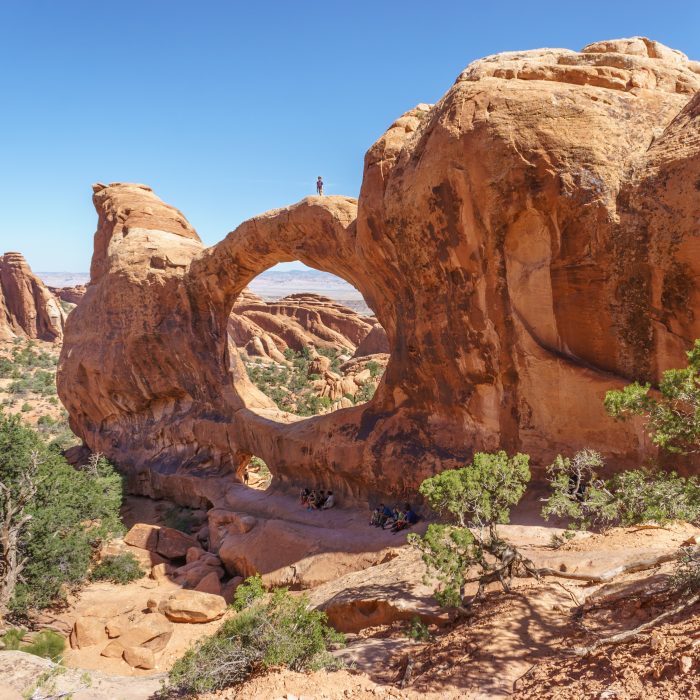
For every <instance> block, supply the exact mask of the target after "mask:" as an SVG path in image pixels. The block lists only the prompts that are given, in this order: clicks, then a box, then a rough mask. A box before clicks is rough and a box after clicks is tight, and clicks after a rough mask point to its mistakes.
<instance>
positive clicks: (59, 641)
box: [2, 628, 66, 662]
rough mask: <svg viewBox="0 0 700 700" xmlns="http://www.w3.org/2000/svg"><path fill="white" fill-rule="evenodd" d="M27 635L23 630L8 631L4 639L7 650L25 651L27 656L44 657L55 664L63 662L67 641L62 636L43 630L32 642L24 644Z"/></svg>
mask: <svg viewBox="0 0 700 700" xmlns="http://www.w3.org/2000/svg"><path fill="white" fill-rule="evenodd" d="M26 634H27V632H26V630H22V629H17V628H14V629H9V630H7V632H6V633H5V634H4V636H3V637H2V643H3V644H4V645H5V650H6V651H24V652H26V653H27V654H34V656H42V657H43V658H45V659H51V661H54V662H59V661H60V660H61V657H62V656H63V651H64V649H65V645H66V641H65V639H64V638H63V637H62V636H61V635H60V634H57V633H56V632H52V631H51V630H42V631H41V632H39V633H38V634H36V635H34V638H33V639H32V641H31V642H29V643H28V644H25V643H23V642H22V639H24V637H25V635H26Z"/></svg>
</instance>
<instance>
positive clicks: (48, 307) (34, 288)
mask: <svg viewBox="0 0 700 700" xmlns="http://www.w3.org/2000/svg"><path fill="white" fill-rule="evenodd" d="M64 321H65V313H64V311H63V309H62V308H61V305H60V304H59V303H58V301H57V299H56V298H55V297H54V295H53V294H52V293H51V292H50V291H49V290H48V289H47V287H46V286H45V285H44V283H43V282H42V281H41V280H40V279H39V278H38V277H36V275H34V273H33V272H32V271H31V269H30V267H29V265H28V264H27V261H26V260H25V259H24V257H23V256H22V254H21V253H5V254H4V255H1V256H0V340H3V339H4V340H8V339H11V338H15V337H20V338H34V339H38V340H47V341H50V342H53V341H60V340H61V338H62V337H63V324H64Z"/></svg>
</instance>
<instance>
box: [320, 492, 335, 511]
mask: <svg viewBox="0 0 700 700" xmlns="http://www.w3.org/2000/svg"><path fill="white" fill-rule="evenodd" d="M334 505H335V497H334V496H333V491H329V492H328V496H327V497H326V500H325V501H324V502H323V505H322V506H321V510H328V509H329V508H332V507H333V506H334Z"/></svg>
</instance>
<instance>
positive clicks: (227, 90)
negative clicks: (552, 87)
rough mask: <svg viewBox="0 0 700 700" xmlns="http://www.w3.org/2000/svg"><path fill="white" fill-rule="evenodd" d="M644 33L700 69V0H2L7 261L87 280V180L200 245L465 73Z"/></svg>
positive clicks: (336, 185)
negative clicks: (161, 217)
mask: <svg viewBox="0 0 700 700" xmlns="http://www.w3.org/2000/svg"><path fill="white" fill-rule="evenodd" d="M636 34H642V35H647V36H650V37H652V38H655V39H657V40H659V41H662V42H663V43H665V44H668V45H670V46H673V47H674V48H678V49H680V50H682V51H684V52H685V53H687V54H689V55H690V56H691V58H695V59H700V2H697V0H695V1H694V2H675V3H668V2H667V3H660V2H658V0H657V1H655V2H646V1H645V0H636V1H634V2H631V1H625V2H610V1H609V0H608V1H607V2H600V1H598V0H587V1H586V2H581V3H572V2H562V1H558V2H533V1H531V2H522V1H521V2H508V1H504V0H501V1H500V2H482V3H477V2H438V1H436V0H433V1H432V2H427V1H426V0H422V1H420V2H417V1H414V0H400V1H393V0H392V1H387V2H382V1H381V0H373V1H372V2H365V1H364V0H354V1H353V2H343V3H340V2H332V1H331V2H328V1H326V2H259V1H258V2H248V3H243V2H234V1H230V2H216V1H206V0H200V2H194V1H192V0H190V1H187V2H184V1H179V0H138V1H134V0H120V1H119V2H109V3H103V2H95V0H90V2H87V1H82V0H60V1H59V0H43V1H38V0H36V1H35V0H0V65H2V71H0V95H1V96H2V101H1V102H0V104H1V108H0V252H2V251H4V250H20V251H22V252H23V253H25V255H26V256H27V258H28V260H29V262H30V264H31V265H32V267H33V268H34V269H35V270H44V271H47V270H55V271H58V270H67V271H73V272H78V271H85V270H87V269H88V266H89V260H90V255H91V253H92V233H93V232H94V229H95V221H96V217H95V213H94V210H93V208H92V203H91V199H90V197H91V190H90V185H91V184H92V183H93V182H96V181H103V182H113V181H132V182H144V183H146V184H148V185H150V186H152V187H153V188H154V189H155V191H156V192H157V193H158V194H159V195H160V196H161V197H162V198H163V199H164V200H165V201H167V202H169V203H171V204H173V205H175V206H177V207H179V208H180V209H181V210H182V211H183V212H184V214H185V215H186V216H187V217H188V219H189V220H190V221H191V222H192V224H193V225H194V226H195V227H196V228H197V230H198V231H199V233H200V235H201V236H202V238H203V239H204V240H205V241H206V242H207V243H214V242H215V241H217V240H219V239H220V238H221V237H222V236H223V235H224V234H225V233H227V232H228V231H230V230H231V229H233V228H235V226H236V225H237V224H238V223H240V222H241V221H242V220H244V219H246V218H248V217H250V216H252V215H254V214H256V213H260V212H262V211H265V210H267V209H271V208H274V207H279V206H283V205H286V204H290V203H292V202H295V201H297V200H298V199H300V198H301V197H303V196H305V195H307V194H310V193H312V192H313V187H314V181H315V179H316V176H317V175H323V177H324V179H325V180H326V190H327V192H329V193H334V194H335V193H338V194H348V195H357V193H358V191H359V187H360V180H361V175H362V161H363V156H364V153H365V150H366V149H367V148H368V147H369V146H370V144H371V143H372V142H373V141H374V140H375V139H376V138H377V137H378V136H379V135H380V134H381V133H382V132H383V131H384V130H385V129H386V127H387V126H388V125H389V124H390V123H391V122H392V121H393V120H394V119H395V118H396V117H397V116H399V115H400V114H401V113H402V112H404V111H405V110H406V109H409V108H410V107H412V106H413V105H415V104H417V103H419V102H434V101H436V100H437V99H439V97H440V96H441V95H442V94H443V93H444V92H445V91H446V90H447V88H448V87H449V86H450V85H451V83H452V82H453V81H454V79H455V77H456V76H457V74H458V73H459V72H460V71H461V70H462V68H464V67H465V66H466V65H467V64H468V63H469V62H470V61H472V60H474V59H476V58H479V57H481V56H484V55H487V54H492V53H496V52H499V51H504V50H515V49H530V48H539V47H542V46H556V47H559V46H561V47H566V48H572V49H579V48H581V47H582V46H584V45H585V44H587V43H589V42H591V41H596V40H600V39H609V38H616V37H620V36H632V35H636Z"/></svg>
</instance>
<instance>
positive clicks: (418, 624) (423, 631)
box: [408, 615, 430, 642]
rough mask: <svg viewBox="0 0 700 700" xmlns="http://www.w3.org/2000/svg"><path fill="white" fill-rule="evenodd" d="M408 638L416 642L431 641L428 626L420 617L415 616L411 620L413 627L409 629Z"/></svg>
mask: <svg viewBox="0 0 700 700" xmlns="http://www.w3.org/2000/svg"><path fill="white" fill-rule="evenodd" d="M408 636H409V638H410V639H412V640H413V641H415V642H428V641H430V632H429V631H428V626H427V625H426V624H425V623H424V622H423V621H422V620H421V619H420V617H418V615H414V616H413V617H412V618H411V625H410V627H409V628H408Z"/></svg>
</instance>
